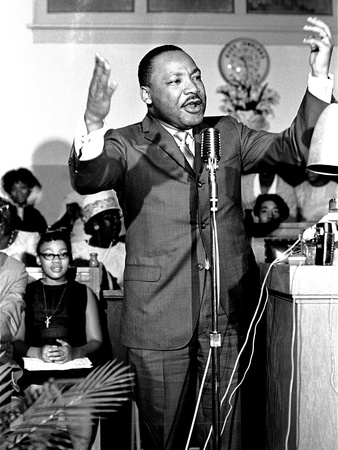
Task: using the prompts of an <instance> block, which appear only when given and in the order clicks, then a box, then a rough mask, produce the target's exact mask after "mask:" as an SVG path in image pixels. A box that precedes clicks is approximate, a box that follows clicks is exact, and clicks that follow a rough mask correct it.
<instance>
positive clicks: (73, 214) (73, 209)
mask: <svg viewBox="0 0 338 450" xmlns="http://www.w3.org/2000/svg"><path fill="white" fill-rule="evenodd" d="M83 197H84V196H83V195H80V194H78V193H77V192H75V191H73V192H70V193H69V194H68V195H66V196H65V198H64V200H63V202H62V205H61V211H60V216H59V218H58V220H57V221H56V222H55V223H53V225H51V226H50V227H49V230H56V229H58V228H66V229H67V230H68V231H69V233H70V234H71V235H72V239H73V241H75V240H83V239H84V238H86V237H89V236H86V235H85V232H84V224H83V220H82V209H81V204H82V200H83Z"/></svg>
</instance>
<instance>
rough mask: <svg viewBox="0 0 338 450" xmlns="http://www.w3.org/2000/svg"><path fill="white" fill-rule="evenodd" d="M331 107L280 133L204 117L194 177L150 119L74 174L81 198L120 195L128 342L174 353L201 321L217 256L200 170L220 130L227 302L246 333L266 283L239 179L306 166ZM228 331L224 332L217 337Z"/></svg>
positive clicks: (317, 105) (317, 104) (122, 132)
mask: <svg viewBox="0 0 338 450" xmlns="http://www.w3.org/2000/svg"><path fill="white" fill-rule="evenodd" d="M325 106H327V104H326V103H324V102H322V101H320V100H318V99H316V98H315V97H314V96H312V95H311V94H310V93H308V92H307V93H306V95H305V97H304V99H303V102H302V105H301V107H300V110H299V112H298V114H297V117H296V119H295V121H294V122H293V124H292V126H291V127H290V128H289V129H287V130H286V131H284V132H282V133H278V134H273V133H267V132H264V131H254V130H250V129H248V128H246V127H245V126H243V125H242V124H239V123H238V122H237V121H236V120H235V119H233V118H232V117H230V116H227V117H214V118H206V119H205V122H203V123H202V124H200V125H199V126H198V127H196V128H195V129H194V135H195V142H196V161H195V166H196V167H195V171H194V170H193V169H191V168H190V166H189V165H188V164H187V163H186V161H185V159H184V157H183V155H182V153H181V152H180V150H179V148H178V146H177V145H176V143H175V141H174V138H173V137H172V136H171V135H170V134H169V133H168V132H167V131H166V130H165V129H164V128H163V127H162V126H161V125H160V123H159V122H158V121H157V120H155V119H153V118H152V117H150V116H149V115H147V116H146V117H145V118H144V120H143V121H142V122H140V123H137V124H134V125H130V126H127V127H125V128H120V129H116V130H109V131H108V132H107V133H106V135H105V146H104V151H103V153H102V154H101V155H100V156H98V157H97V158H95V159H92V160H90V161H83V162H81V161H79V160H78V158H77V157H76V155H75V153H74V152H72V154H71V158H70V174H71V179H72V184H73V186H74V188H75V189H76V190H77V191H78V192H79V193H81V194H88V193H93V192H97V191H100V190H106V189H115V190H116V191H117V192H118V195H119V199H120V203H121V206H122V208H123V211H124V218H125V225H126V228H127V235H126V251H127V257H126V268H125V282H124V289H125V301H124V305H123V313H122V335H121V338H122V343H123V344H125V345H127V346H130V347H136V348H145V349H174V348H179V347H182V346H184V345H186V344H187V343H188V341H189V340H190V338H191V336H192V333H193V330H194V327H195V325H196V322H197V319H198V313H199V307H200V303H201V299H202V294H203V283H204V277H205V270H204V263H205V257H206V256H207V257H208V258H209V260H210V259H211V255H210V194H209V180H208V177H209V175H208V171H207V170H206V169H205V168H204V167H203V165H202V164H201V158H200V132H201V130H202V129H204V128H207V127H209V126H213V127H216V128H218V129H219V131H220V136H221V150H222V155H221V159H220V161H219V169H218V171H217V186H218V212H217V224H218V242H219V255H220V278H221V279H220V298H221V303H222V306H223V308H224V310H225V312H226V313H227V315H228V317H229V321H230V322H231V323H232V324H233V325H234V326H235V327H237V329H238V331H239V332H241V325H242V324H243V321H244V317H245V312H246V311H251V310H252V308H253V306H254V303H255V300H256V292H257V286H258V282H259V278H258V271H257V267H256V263H255V260H254V256H253V253H252V249H251V247H250V243H249V241H248V240H247V238H246V235H245V232H244V225H243V213H242V205H241V174H242V173H248V172H250V171H251V172H259V171H268V170H269V169H270V168H271V167H273V169H276V168H277V169H278V171H279V172H280V173H282V172H283V171H288V170H291V169H292V168H293V167H300V166H304V165H305V161H306V158H307V151H308V145H309V143H310V138H311V134H312V131H313V127H314V125H315V123H316V121H317V119H318V117H319V114H320V113H321V112H322V111H323V109H324V108H325ZM220 331H221V332H222V330H220Z"/></svg>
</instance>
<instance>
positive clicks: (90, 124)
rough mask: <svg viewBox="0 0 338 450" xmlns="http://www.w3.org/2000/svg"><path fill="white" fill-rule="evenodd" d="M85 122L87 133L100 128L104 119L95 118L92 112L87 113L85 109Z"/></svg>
mask: <svg viewBox="0 0 338 450" xmlns="http://www.w3.org/2000/svg"><path fill="white" fill-rule="evenodd" d="M84 120H85V124H86V127H87V130H88V133H90V132H91V131H96V130H99V129H100V128H103V126H104V120H103V119H101V118H97V117H95V116H93V115H92V114H89V113H88V112H87V111H86V112H85V115H84Z"/></svg>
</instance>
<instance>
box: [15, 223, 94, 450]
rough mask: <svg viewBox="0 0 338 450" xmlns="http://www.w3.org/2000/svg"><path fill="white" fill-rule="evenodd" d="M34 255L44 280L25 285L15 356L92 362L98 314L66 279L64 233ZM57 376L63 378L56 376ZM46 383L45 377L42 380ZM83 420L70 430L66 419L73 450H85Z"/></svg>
mask: <svg viewBox="0 0 338 450" xmlns="http://www.w3.org/2000/svg"><path fill="white" fill-rule="evenodd" d="M37 254H38V257H37V259H38V263H39V265H40V266H41V268H42V270H43V273H44V278H43V279H41V280H38V281H33V282H31V283H29V284H28V285H27V289H26V293H25V296H24V300H25V302H26V310H25V320H24V321H22V324H21V326H20V329H19V331H18V333H17V335H16V336H15V338H14V340H13V346H14V349H15V352H16V353H17V354H18V355H19V356H21V357H28V358H39V359H41V360H42V361H44V362H46V363H59V364H64V363H66V362H68V361H72V360H73V359H76V358H83V357H89V358H92V357H93V356H95V355H96V354H97V353H98V352H99V350H100V347H101V345H102V332H101V326H100V319H99V309H98V305H97V300H96V298H95V296H94V294H93V292H92V291H91V289H90V288H88V287H87V286H85V285H83V284H80V283H78V282H76V281H74V280H71V279H69V278H68V277H67V271H68V268H69V264H70V261H71V244H70V237H69V233H68V232H67V231H58V230H56V231H47V232H46V233H44V234H43V235H42V236H41V239H40V241H39V243H38V245H37ZM56 372H57V371H56ZM53 376H54V377H55V376H56V375H55V374H53ZM60 376H61V377H62V376H63V377H64V376H65V375H64V373H63V374H62V372H61V375H60ZM49 377H50V373H49V371H47V374H46V377H45V378H46V380H47V379H48V378H49ZM30 379H31V378H30ZM39 380H41V373H39ZM89 420H90V418H88V422H87V421H86V423H84V424H83V427H81V429H78V428H77V429H76V430H74V429H73V428H72V421H71V417H69V418H68V421H67V426H68V430H69V432H70V436H71V440H72V444H73V449H79V450H80V449H81V450H85V449H89V448H90V441H91V437H92V428H91V427H90V422H89Z"/></svg>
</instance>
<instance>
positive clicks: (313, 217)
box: [295, 169, 338, 223]
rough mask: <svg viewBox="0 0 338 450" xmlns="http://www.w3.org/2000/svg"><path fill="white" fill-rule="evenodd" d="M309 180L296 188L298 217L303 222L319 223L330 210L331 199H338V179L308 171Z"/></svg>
mask: <svg viewBox="0 0 338 450" xmlns="http://www.w3.org/2000/svg"><path fill="white" fill-rule="evenodd" d="M306 176H307V179H306V180H305V181H303V183H301V184H299V185H298V186H296V187H295V191H296V196H297V205H298V215H299V219H300V220H301V221H302V222H312V223H316V222H318V221H319V220H320V219H321V218H322V217H323V216H325V214H327V212H328V209H329V201H330V199H331V198H338V177H330V176H327V175H319V174H318V173H315V172H312V171H311V170H308V169H307V170H306Z"/></svg>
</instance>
